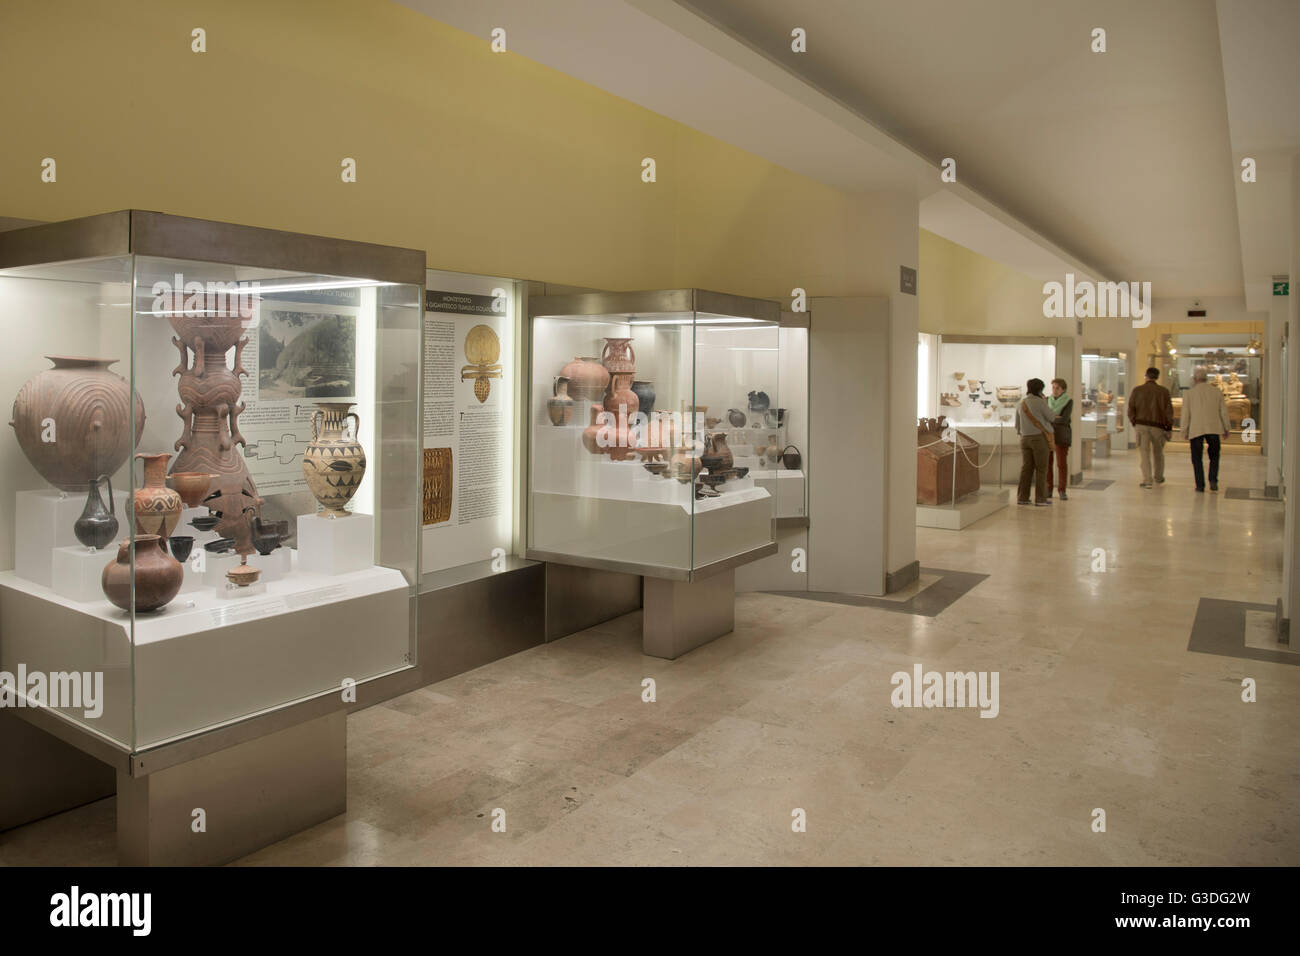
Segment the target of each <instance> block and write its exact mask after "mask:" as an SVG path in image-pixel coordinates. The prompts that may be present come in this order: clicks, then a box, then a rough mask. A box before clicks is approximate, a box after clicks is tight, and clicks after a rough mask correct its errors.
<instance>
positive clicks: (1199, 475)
mask: <svg viewBox="0 0 1300 956" xmlns="http://www.w3.org/2000/svg"><path fill="white" fill-rule="evenodd" d="M1206 377H1207V373H1206V371H1205V366H1203V365H1198V366H1196V369H1195V370H1194V371H1193V372H1192V381H1193V383H1194V384H1193V385H1192V388H1191V390H1190V391H1189V392H1187V393H1186V394H1185V395H1183V423H1182V437H1183V441H1188V440H1189V439H1190V440H1191V443H1192V473H1193V474H1194V475H1195V476H1196V490H1197V491H1204V490H1205V465H1204V463H1203V462H1202V460H1201V454H1202V452H1201V449H1202V447H1203V446H1204V445H1209V446H1210V490H1211V491H1218V490H1219V436H1220V435H1222V436H1223V440H1224V441H1227V440H1228V433H1229V432H1230V431H1231V430H1232V423H1231V420H1230V419H1229V418H1228V402H1227V400H1226V399H1225V398H1224V397H1223V391H1222V390H1221V389H1219V388H1218V387H1216V386H1214V385H1211V384H1210V383H1209V382H1207V381H1206Z"/></svg>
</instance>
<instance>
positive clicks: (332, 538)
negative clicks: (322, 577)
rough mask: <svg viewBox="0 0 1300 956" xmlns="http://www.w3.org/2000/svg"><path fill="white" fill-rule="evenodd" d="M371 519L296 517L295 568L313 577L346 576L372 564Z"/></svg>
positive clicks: (373, 553) (372, 524)
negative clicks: (296, 543) (296, 556)
mask: <svg viewBox="0 0 1300 956" xmlns="http://www.w3.org/2000/svg"><path fill="white" fill-rule="evenodd" d="M374 555H375V519H374V518H372V517H371V516H370V515H363V514H351V515H348V516H347V517H346V518H323V517H321V516H320V515H299V516H298V567H299V568H301V569H302V570H304V571H311V572H313V573H315V574H348V573H350V572H352V571H364V570H365V569H366V568H368V567H370V566H371V565H372V564H373V563H374Z"/></svg>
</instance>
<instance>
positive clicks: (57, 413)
mask: <svg viewBox="0 0 1300 956" xmlns="http://www.w3.org/2000/svg"><path fill="white" fill-rule="evenodd" d="M46 358H47V359H49V361H50V362H52V363H53V366H54V367H53V368H48V369H46V370H45V371H43V372H37V373H36V374H35V375H33V376H32V377H31V378H29V379H28V380H27V381H26V382H25V383H24V384H23V387H22V388H20V389H19V390H18V395H17V397H16V398H15V399H14V407H13V419H12V421H10V422H9V425H10V427H12V428H13V430H14V437H15V438H17V439H18V447H19V448H21V449H22V450H23V454H24V455H26V456H27V460H28V461H30V462H31V463H32V466H33V467H34V468H35V469H36V470H37V471H38V472H40V474H41V477H42V478H44V479H45V480H46V481H48V482H49V483H50V484H52V485H54V487H56V488H60V489H62V490H63V491H84V490H85V488H86V485H87V483H88V482H90V481H92V480H94V479H96V478H98V477H99V476H100V475H111V474H113V473H115V472H116V471H117V470H118V469H119V468H121V467H122V465H123V463H125V462H126V459H127V456H128V455H130V454H131V450H132V449H133V448H135V446H136V444H137V443H138V442H139V441H140V436H141V434H143V432H144V418H145V415H144V402H142V401H141V400H140V396H139V395H138V394H135V395H133V394H132V392H131V386H130V385H128V384H127V381H126V379H124V378H122V376H120V375H116V374H114V373H113V372H110V371H109V370H108V367H109V366H110V365H112V364H113V363H115V362H116V361H118V360H117V359H99V358H75V357H72V356H66V355H47V356H46ZM133 399H134V405H135V434H134V436H133V435H132V434H131V405H132V400H133Z"/></svg>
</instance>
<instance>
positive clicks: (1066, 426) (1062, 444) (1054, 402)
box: [1047, 378, 1074, 501]
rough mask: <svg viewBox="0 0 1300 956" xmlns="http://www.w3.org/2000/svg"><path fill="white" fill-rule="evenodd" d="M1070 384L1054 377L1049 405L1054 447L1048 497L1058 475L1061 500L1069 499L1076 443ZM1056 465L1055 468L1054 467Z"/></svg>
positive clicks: (1050, 460)
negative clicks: (1072, 446) (1073, 451)
mask: <svg viewBox="0 0 1300 956" xmlns="http://www.w3.org/2000/svg"><path fill="white" fill-rule="evenodd" d="M1068 389H1069V385H1067V384H1066V382H1065V379H1063V378H1054V379H1052V394H1051V397H1050V398H1048V399H1047V405H1048V407H1049V408H1050V409H1051V410H1052V415H1053V416H1054V418H1053V419H1052V433H1053V434H1052V446H1053V447H1052V449H1051V451H1050V452H1048V455H1047V497H1048V498H1051V497H1052V474H1053V472H1055V473H1056V474H1057V475H1058V477H1057V480H1056V483H1057V485H1058V486H1059V487H1060V489H1061V500H1062V501H1067V500H1069V495H1067V494H1066V493H1065V489H1066V486H1067V485H1069V484H1070V446H1071V445H1073V444H1074V429H1073V428H1072V427H1071V426H1070V416H1071V414H1072V413H1073V412H1074V399H1072V398H1071V397H1070V396H1069V394H1068V391H1067V390H1068ZM1053 465H1055V468H1053Z"/></svg>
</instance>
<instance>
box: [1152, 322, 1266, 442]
mask: <svg viewBox="0 0 1300 956" xmlns="http://www.w3.org/2000/svg"><path fill="white" fill-rule="evenodd" d="M1157 343H1158V347H1159V351H1158V352H1156V353H1154V354H1151V355H1149V356H1148V359H1149V364H1150V365H1151V366H1152V367H1154V368H1158V369H1160V381H1161V382H1162V383H1163V384H1164V385H1165V386H1166V387H1167V388H1168V389H1169V392H1170V395H1171V397H1172V400H1173V406H1174V420H1175V422H1176V423H1177V422H1179V421H1180V420H1181V416H1182V405H1183V400H1182V395H1183V393H1184V392H1186V391H1187V390H1188V389H1190V388H1191V387H1192V385H1193V384H1194V382H1193V374H1194V373H1195V370H1196V369H1197V368H1198V367H1202V368H1204V369H1205V371H1206V375H1207V381H1208V382H1209V383H1210V384H1211V385H1214V386H1216V387H1217V388H1218V389H1220V390H1221V391H1222V392H1223V396H1224V400H1225V401H1226V402H1227V406H1228V420H1229V421H1230V422H1231V423H1232V430H1231V433H1230V435H1229V439H1228V440H1229V442H1232V443H1241V442H1243V441H1245V442H1247V443H1249V442H1258V440H1259V438H1258V436H1259V433H1260V429H1261V428H1262V427H1263V422H1262V412H1263V408H1262V399H1263V375H1264V355H1263V352H1264V349H1263V344H1262V341H1261V339H1260V338H1259V336H1257V335H1254V334H1250V333H1244V334H1217V335H1216V334H1208V333H1207V334H1163V335H1161V336H1159V338H1158V340H1157ZM1252 426H1253V427H1252ZM1176 437H1177V429H1176V428H1175V438H1176Z"/></svg>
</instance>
